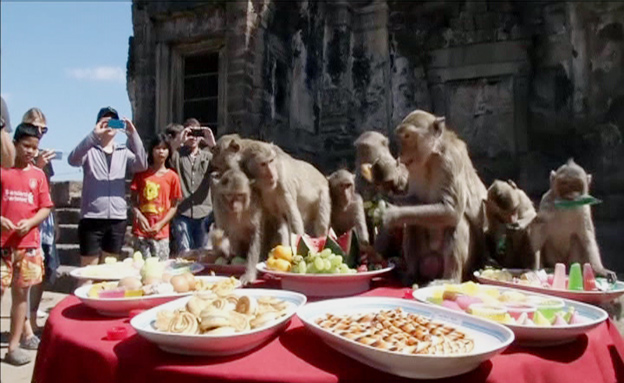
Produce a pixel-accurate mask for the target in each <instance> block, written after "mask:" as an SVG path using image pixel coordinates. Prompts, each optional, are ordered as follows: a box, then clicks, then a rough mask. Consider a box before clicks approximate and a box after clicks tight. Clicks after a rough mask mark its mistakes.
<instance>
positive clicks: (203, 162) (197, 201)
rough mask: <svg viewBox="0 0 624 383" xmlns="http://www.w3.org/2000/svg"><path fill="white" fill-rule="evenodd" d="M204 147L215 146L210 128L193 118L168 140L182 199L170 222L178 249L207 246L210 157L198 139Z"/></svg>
mask: <svg viewBox="0 0 624 383" xmlns="http://www.w3.org/2000/svg"><path fill="white" fill-rule="evenodd" d="M201 141H204V142H205V144H206V145H207V147H208V148H212V147H213V146H214V145H215V139H214V135H213V134H212V130H210V128H206V127H202V126H201V124H200V123H199V121H197V120H196V119H194V118H192V119H188V120H187V121H185V123H184V129H183V130H182V132H181V133H180V134H179V135H178V136H177V137H176V139H174V140H172V141H171V146H172V149H173V155H172V157H171V160H172V165H173V168H174V169H175V170H176V171H177V172H178V175H179V176H180V181H181V186H182V201H181V202H180V204H179V206H178V211H177V215H176V217H175V219H174V221H173V234H174V239H175V240H176V242H177V243H176V248H177V251H178V252H184V251H188V250H193V249H202V248H205V247H206V246H208V235H207V232H208V228H209V227H210V224H211V221H212V201H211V197H210V160H211V159H212V153H211V152H210V151H209V150H201V149H200V146H199V144H200V142H201Z"/></svg>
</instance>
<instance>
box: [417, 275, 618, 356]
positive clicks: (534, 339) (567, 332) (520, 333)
mask: <svg viewBox="0 0 624 383" xmlns="http://www.w3.org/2000/svg"><path fill="white" fill-rule="evenodd" d="M439 287H440V286H433V287H425V288H422V289H418V290H414V292H413V294H412V295H413V296H414V298H415V299H416V300H418V301H420V302H424V303H427V304H431V305H434V304H433V303H431V302H429V301H428V300H427V299H428V298H430V297H431V296H433V291H434V290H435V289H436V288H439ZM499 291H500V292H504V291H516V292H521V293H524V294H526V295H535V296H540V297H545V298H552V296H549V295H546V294H536V293H527V292H526V291H520V290H518V289H513V288H508V287H499ZM563 301H564V303H565V306H564V310H565V309H566V308H567V307H569V306H572V307H574V309H575V310H576V312H577V313H578V314H579V315H580V316H581V317H582V318H583V319H585V320H586V323H580V324H573V325H567V326H551V327H542V326H524V325H516V324H502V325H503V326H507V327H509V328H510V329H511V330H512V331H513V332H514V334H515V336H516V342H517V343H518V344H521V345H523V346H537V347H541V346H553V345H557V344H563V343H568V342H572V341H573V340H575V339H576V338H577V337H578V336H579V335H581V334H584V333H586V332H587V331H589V330H591V329H592V328H594V327H596V326H598V325H599V324H600V323H602V322H604V321H605V320H606V319H607V317H608V315H607V313H606V311H604V310H603V309H601V308H599V307H595V306H592V305H588V304H585V303H580V302H575V301H571V300H568V299H563ZM435 306H437V305H435ZM438 307H440V308H442V309H444V310H448V311H450V312H455V310H452V309H447V308H445V307H441V306H438Z"/></svg>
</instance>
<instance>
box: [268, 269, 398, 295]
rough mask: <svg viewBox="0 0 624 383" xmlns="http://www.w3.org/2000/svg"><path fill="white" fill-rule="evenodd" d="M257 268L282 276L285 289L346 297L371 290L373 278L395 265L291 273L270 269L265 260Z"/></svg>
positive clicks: (309, 293) (277, 276)
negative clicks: (359, 270)
mask: <svg viewBox="0 0 624 383" xmlns="http://www.w3.org/2000/svg"><path fill="white" fill-rule="evenodd" d="M256 268H257V269H258V271H260V272H262V273H264V274H267V275H270V276H273V277H276V278H280V279H281V281H282V289H284V290H292V291H298V292H300V293H302V294H305V295H306V296H308V297H345V296H350V295H355V294H359V293H363V292H364V291H367V290H369V289H370V282H371V280H372V279H373V278H375V277H378V276H380V275H382V274H385V273H387V272H389V271H391V270H392V269H393V268H394V265H390V266H388V267H386V268H383V269H381V270H374V271H365V272H362V273H355V274H297V273H289V272H283V271H275V270H269V269H267V267H266V263H265V262H262V263H258V264H257V265H256Z"/></svg>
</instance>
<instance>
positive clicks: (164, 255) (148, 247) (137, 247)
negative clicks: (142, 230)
mask: <svg viewBox="0 0 624 383" xmlns="http://www.w3.org/2000/svg"><path fill="white" fill-rule="evenodd" d="M134 251H140V252H141V254H142V255H143V258H148V257H158V259H160V260H161V261H166V260H167V259H169V238H163V239H154V238H141V237H134Z"/></svg>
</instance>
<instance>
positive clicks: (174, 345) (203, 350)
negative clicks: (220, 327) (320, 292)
mask: <svg viewBox="0 0 624 383" xmlns="http://www.w3.org/2000/svg"><path fill="white" fill-rule="evenodd" d="M234 294H239V295H248V296H252V297H255V298H260V297H263V296H271V297H275V298H278V299H282V300H284V301H287V302H290V303H292V309H291V310H290V312H289V313H288V314H287V315H286V316H284V317H282V318H280V319H278V320H276V321H275V322H274V323H271V324H270V325H269V326H266V327H262V328H258V329H254V330H250V331H246V332H244V333H239V334H230V335H200V334H173V333H166V332H162V331H158V330H156V329H154V327H153V326H152V323H153V322H154V321H155V320H156V313H158V312H159V311H160V310H175V309H178V308H181V307H184V306H185V305H186V302H188V300H189V299H190V298H191V297H184V298H180V299H178V300H175V301H173V302H169V303H165V304H164V305H161V306H158V307H154V308H152V309H150V310H148V311H146V312H143V313H141V314H139V315H137V316H135V317H134V318H132V319H131V320H130V325H132V327H134V329H135V330H136V331H137V332H138V333H139V335H140V336H142V337H144V338H145V339H147V340H149V341H150V342H153V343H155V344H156V345H158V347H160V348H161V349H162V350H164V351H167V352H172V353H175V354H184V355H202V356H227V355H235V354H241V353H244V352H247V351H249V350H252V349H254V348H256V347H258V346H260V345H262V344H264V343H266V342H268V341H269V340H270V339H272V338H273V337H274V336H275V335H277V334H279V333H280V332H281V331H283V330H284V329H285V328H286V327H287V326H288V323H290V319H291V318H292V316H293V315H294V314H295V312H296V311H297V310H298V309H299V308H300V307H301V306H303V305H304V304H305V303H306V297H305V296H304V295H302V294H298V293H294V292H292V291H284V290H271V289H238V290H235V291H234Z"/></svg>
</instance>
